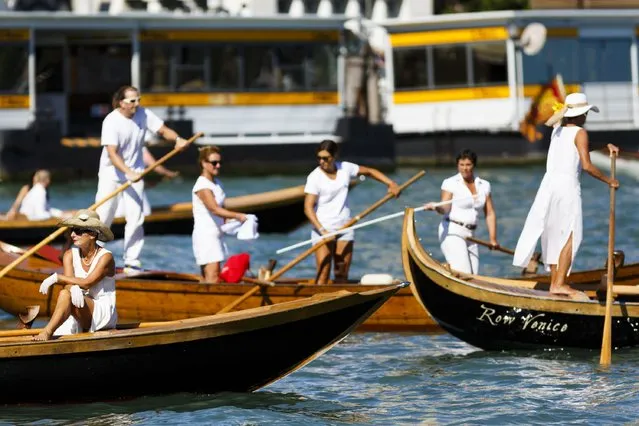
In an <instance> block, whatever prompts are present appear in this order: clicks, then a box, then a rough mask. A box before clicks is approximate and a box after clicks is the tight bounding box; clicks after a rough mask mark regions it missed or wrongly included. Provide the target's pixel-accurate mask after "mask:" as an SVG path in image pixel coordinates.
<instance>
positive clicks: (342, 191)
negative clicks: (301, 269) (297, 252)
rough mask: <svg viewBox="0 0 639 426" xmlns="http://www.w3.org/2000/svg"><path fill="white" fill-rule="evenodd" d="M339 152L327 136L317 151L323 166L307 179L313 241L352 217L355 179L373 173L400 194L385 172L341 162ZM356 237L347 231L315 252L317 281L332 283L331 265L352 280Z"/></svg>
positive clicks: (336, 272) (307, 207)
mask: <svg viewBox="0 0 639 426" xmlns="http://www.w3.org/2000/svg"><path fill="white" fill-rule="evenodd" d="M338 151H339V148H338V145H337V143H336V142H335V141H332V140H330V139H326V140H323V141H322V142H320V144H319V145H318V147H317V149H316V151H315V154H316V156H317V161H318V163H319V165H318V166H317V167H316V168H315V169H314V170H313V171H312V172H311V173H310V174H309V175H308V176H307V178H306V185H305V187H304V193H305V194H306V196H305V198H304V213H305V214H306V217H307V218H308V220H309V221H310V223H311V225H312V226H313V229H312V230H311V239H312V240H313V244H317V243H318V242H319V240H320V236H321V235H325V234H328V233H330V232H333V231H337V230H338V229H340V228H342V227H344V226H345V225H346V224H347V223H348V222H349V221H350V220H351V210H350V208H349V206H348V192H349V187H350V181H351V179H352V178H355V177H357V176H361V175H364V176H370V177H372V178H373V179H375V180H377V181H379V182H381V183H383V184H385V185H387V186H388V192H389V193H391V194H393V195H394V196H395V197H398V196H399V192H400V190H399V186H398V185H397V184H396V183H395V182H394V181H393V180H392V179H390V178H389V177H388V176H386V175H385V174H384V173H382V172H380V171H379V170H377V169H374V168H372V167H365V166H362V165H358V164H355V163H351V162H348V161H339V160H338V159H337V158H338ZM354 239H355V233H354V231H352V230H351V231H347V232H344V233H342V234H339V235H338V236H337V237H336V239H334V240H331V241H330V242H329V243H327V244H325V245H324V246H323V247H321V248H319V249H318V250H317V251H316V252H315V262H316V268H317V275H316V284H326V283H328V280H329V278H330V273H331V264H332V266H333V274H334V278H335V281H340V282H345V281H346V280H348V273H349V270H350V266H351V261H352V258H353V248H354Z"/></svg>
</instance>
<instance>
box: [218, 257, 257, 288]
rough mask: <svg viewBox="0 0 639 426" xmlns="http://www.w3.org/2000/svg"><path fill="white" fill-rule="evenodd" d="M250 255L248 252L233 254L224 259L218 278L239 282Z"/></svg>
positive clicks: (248, 263)
mask: <svg viewBox="0 0 639 426" xmlns="http://www.w3.org/2000/svg"><path fill="white" fill-rule="evenodd" d="M250 260H251V256H249V254H248V253H240V254H235V255H233V256H231V257H229V258H228V259H227V260H226V263H225V264H224V266H223V267H222V272H220V278H222V281H224V282H227V283H239V282H240V280H241V279H242V276H243V275H244V273H245V272H246V271H247V270H248V269H249V267H250Z"/></svg>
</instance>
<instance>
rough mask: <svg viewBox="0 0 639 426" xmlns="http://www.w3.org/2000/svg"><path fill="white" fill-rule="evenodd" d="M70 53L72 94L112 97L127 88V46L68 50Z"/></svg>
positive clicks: (129, 71) (128, 50)
mask: <svg viewBox="0 0 639 426" xmlns="http://www.w3.org/2000/svg"><path fill="white" fill-rule="evenodd" d="M70 51H71V57H72V58H71V76H72V79H71V83H72V93H74V94H96V93H104V92H108V93H113V92H115V91H116V90H117V89H118V87H120V86H123V85H125V84H131V46H130V45H123V44H111V45H108V46H106V45H84V46H71V48H70ZM97 81H99V82H100V84H96V82H97Z"/></svg>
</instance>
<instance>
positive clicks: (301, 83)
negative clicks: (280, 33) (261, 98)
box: [275, 46, 307, 92]
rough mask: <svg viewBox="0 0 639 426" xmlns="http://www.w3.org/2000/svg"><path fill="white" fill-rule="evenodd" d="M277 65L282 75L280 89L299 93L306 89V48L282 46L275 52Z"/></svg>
mask: <svg viewBox="0 0 639 426" xmlns="http://www.w3.org/2000/svg"><path fill="white" fill-rule="evenodd" d="M275 51H276V56H275V57H276V58H277V64H278V66H279V68H280V71H281V73H282V81H281V84H280V87H281V89H283V90H285V91H287V92H290V91H299V90H302V89H305V88H306V56H307V55H306V48H304V47H302V46H284V47H278V48H277V49H276V50H275Z"/></svg>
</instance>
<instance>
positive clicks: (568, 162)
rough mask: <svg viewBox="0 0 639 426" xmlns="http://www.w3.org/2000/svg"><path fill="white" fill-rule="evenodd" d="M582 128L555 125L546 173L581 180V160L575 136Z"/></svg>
mask: <svg viewBox="0 0 639 426" xmlns="http://www.w3.org/2000/svg"><path fill="white" fill-rule="evenodd" d="M580 130H581V127H579V126H570V127H563V126H558V127H555V129H554V130H553V131H552V136H551V137H550V147H549V148H548V157H547V158H546V173H548V174H550V175H553V176H555V175H561V176H570V177H572V178H574V179H576V180H579V175H580V174H581V160H580V158H579V151H578V150H577V144H575V137H576V136H577V133H578V132H579V131H580Z"/></svg>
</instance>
